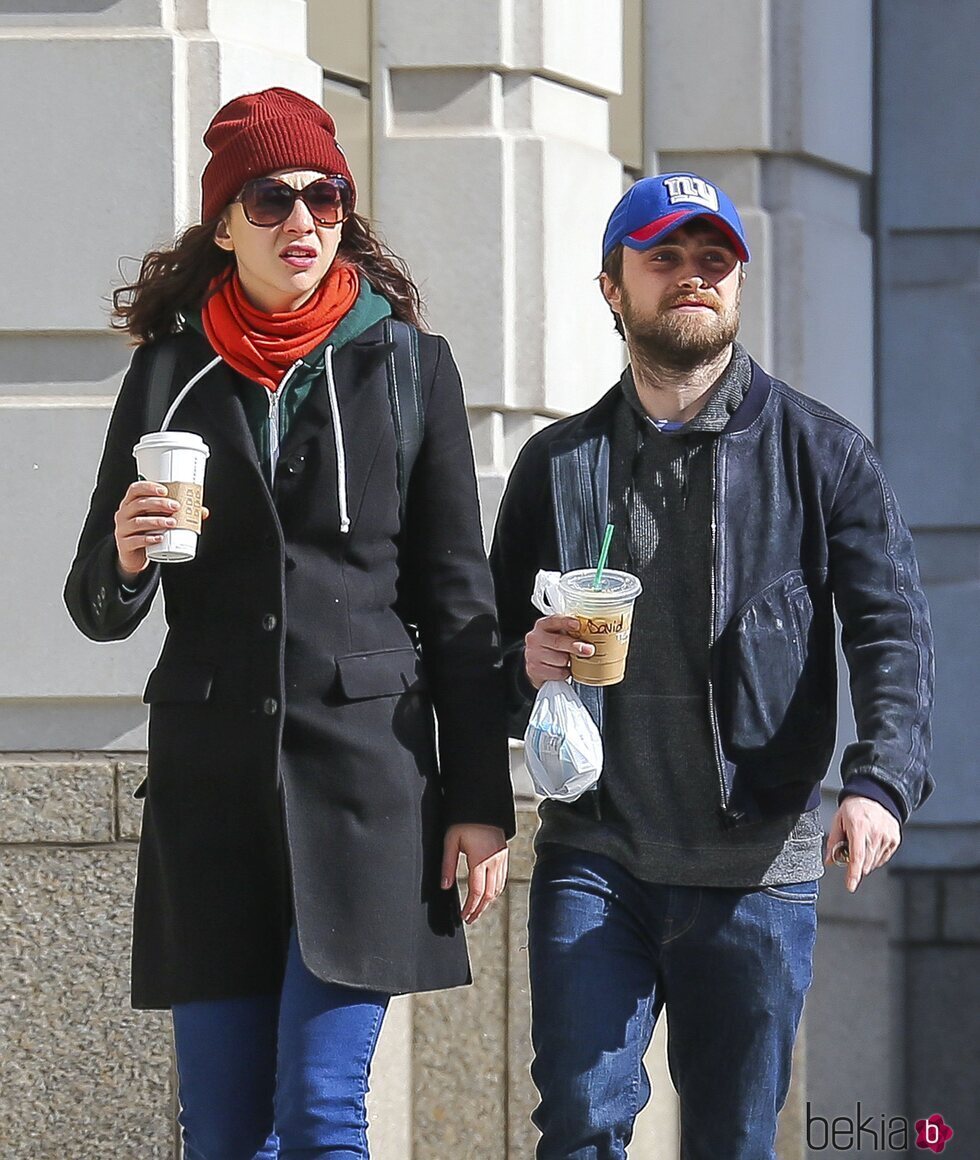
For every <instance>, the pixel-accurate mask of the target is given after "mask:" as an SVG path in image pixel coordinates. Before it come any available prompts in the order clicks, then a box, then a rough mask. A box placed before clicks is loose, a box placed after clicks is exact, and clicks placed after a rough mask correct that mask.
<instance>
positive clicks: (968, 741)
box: [886, 456, 980, 867]
mask: <svg viewBox="0 0 980 1160" xmlns="http://www.w3.org/2000/svg"><path fill="white" fill-rule="evenodd" d="M894 458H895V457H894V456H889V459H888V462H887V464H886V466H887V469H888V471H889V474H890V475H891V474H892V471H893V464H894ZM960 466H961V469H962V473H963V475H966V473H967V472H968V471H969V470H970V467H969V461H967V460H963V461H962V463H961V465H960ZM938 470H941V468H940V467H939V466H938V465H937V471H938ZM933 486H935V485H933ZM900 502H902V504H903V510H904V508H905V507H906V505H905V503H904V500H903V499H902V496H900ZM926 595H927V596H928V598H929V608H930V612H931V617H932V630H933V633H934V635H935V638H936V657H937V662H936V663H937V686H938V695H937V698H936V708H935V712H934V714H933V753H932V768H933V770H934V771H935V776H936V780H937V783H938V788H937V790H936V792H935V793H934V794H933V795H932V797H931V798H930V799H929V800H928V801H927V802H926V803H925V805H924V806H923V807H922V809H921V810H919V811H917V813H916V815H915V819H916V822H917V824H921V825H922V826H923V827H926V826H930V827H931V826H936V825H939V824H942V825H943V826H950V827H962V826H969V825H972V826H973V827H976V825H977V823H978V822H980V779H978V778H977V753H978V752H980V714H978V713H977V711H976V657H977V655H978V652H980V584H977V583H976V582H973V583H961V584H929V585H927V587H926ZM970 844H971V843H970V842H969V841H968V842H967V849H965V850H964V849H962V848H960V849H959V850H957V849H956V848H955V847H954V846H953V845H952V843H950V848H949V850H948V853H947V859H946V861H947V865H949V866H956V865H959V866H965V867H969V866H973V867H975V866H976V863H977V857H976V851H977V847H976V835H975V834H973V835H972V846H973V849H972V855H971V853H970V850H969V845H970Z"/></svg>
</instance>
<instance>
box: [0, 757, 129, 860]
mask: <svg viewBox="0 0 980 1160" xmlns="http://www.w3.org/2000/svg"><path fill="white" fill-rule="evenodd" d="M113 799H114V786H113V767H112V763H111V762H109V761H48V760H44V759H38V760H30V761H23V762H3V763H2V764H0V842H111V841H112V839H113V837H114V834H115V817H114V800H113Z"/></svg>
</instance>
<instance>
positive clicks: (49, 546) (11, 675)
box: [0, 42, 162, 749]
mask: <svg viewBox="0 0 980 1160" xmlns="http://www.w3.org/2000/svg"><path fill="white" fill-rule="evenodd" d="M0 55H2V42H0ZM0 75H2V74H0ZM78 293H79V294H81V293H82V291H81V290H78ZM0 294H2V290H0ZM64 403H65V405H63V406H48V405H45V404H43V403H37V402H32V403H31V404H30V405H25V406H12V407H11V408H10V409H4V412H3V422H2V425H0V432H2V433H0V486H2V488H3V490H4V494H5V495H6V497H7V500H8V512H7V519H6V523H5V527H6V532H7V535H9V536H10V537H11V542H14V543H21V544H31V545H32V550H31V552H30V553H27V552H14V553H10V554H9V555H8V558H7V561H6V564H5V566H4V568H3V572H2V575H0V608H2V609H3V611H2V613H0V639H2V640H3V642H4V665H3V667H2V671H0V699H3V698H17V699H25V698H34V697H36V698H86V699H87V698H96V697H100V696H109V697H119V696H125V695H127V694H128V695H129V696H130V697H134V698H136V699H138V698H139V696H140V695H141V693H142V690H143V684H144V682H145V680H146V674H147V673H148V672H149V670H150V668H151V667H152V665H153V662H154V659H155V657H156V655H157V653H158V652H159V644H160V639H161V635H162V634H161V632H160V626H159V622H158V621H157V622H155V623H154V622H151V623H150V624H149V625H143V626H141V629H140V631H139V632H138V633H137V634H136V639H135V640H134V641H131V642H127V643H125V644H98V645H97V644H94V643H93V642H91V641H87V640H85V638H84V637H83V636H82V635H81V634H80V633H79V632H78V630H77V629H76V628H75V627H74V625H73V624H72V623H71V621H70V619H69V617H68V613H67V611H66V610H65V607H64V603H63V601H62V588H63V586H64V582H65V576H66V575H67V574H68V569H69V566H70V564H71V561H72V557H73V556H74V554H75V545H76V543H77V541H78V534H79V531H80V529H81V526H82V521H83V519H84V516H85V511H86V509H87V507H88V495H89V492H90V490H91V487H92V483H93V481H94V478H95V473H96V469H97V467H98V462H99V456H100V453H101V448H102V443H103V439H104V435H105V428H106V422H107V419H108V413H109V407H108V406H107V405H106V404H105V402H104V401H103V403H102V405H99V406H96V405H93V404H92V401H91V400H87V401H83V400H77V401H75V403H72V402H71V401H70V400H67V399H66V400H64ZM39 512H43V513H44V535H43V536H41V535H38V534H37V520H38V513H39ZM25 592H29V593H31V600H32V601H34V602H36V606H37V607H38V608H42V607H43V608H44V609H45V610H46V611H45V615H44V616H43V617H37V616H25V615H24V601H23V597H24V593H25ZM154 620H155V618H154ZM56 707H57V706H56ZM5 743H6V742H5ZM79 744H81V742H80V741H79V742H76V743H75V745H71V744H68V745H66V746H65V747H66V748H75V747H77V746H78V745H79ZM44 746H45V741H44V740H43V739H41V738H38V739H37V740H36V741H35V742H34V743H32V744H30V745H29V748H31V749H36V748H42V747H44ZM55 747H56V746H52V748H55Z"/></svg>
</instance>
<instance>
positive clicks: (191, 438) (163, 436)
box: [133, 431, 211, 455]
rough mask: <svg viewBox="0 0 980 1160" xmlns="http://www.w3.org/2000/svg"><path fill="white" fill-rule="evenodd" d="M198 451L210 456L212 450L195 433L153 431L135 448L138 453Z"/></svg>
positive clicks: (134, 451)
mask: <svg viewBox="0 0 980 1160" xmlns="http://www.w3.org/2000/svg"><path fill="white" fill-rule="evenodd" d="M178 449H179V450H182V451H198V452H200V453H201V454H202V455H210V453H211V449H210V447H208V445H207V444H206V443H205V442H204V440H203V439H202V438H201V436H200V435H198V434H196V433H195V432H193V431H151V432H149V433H148V434H146V435H144V436H143V438H142V439H141V440H140V441H139V443H137V444H136V446H135V447H134V448H133V454H134V455H135V454H136V452H137V451H149V450H153V451H176V450H178Z"/></svg>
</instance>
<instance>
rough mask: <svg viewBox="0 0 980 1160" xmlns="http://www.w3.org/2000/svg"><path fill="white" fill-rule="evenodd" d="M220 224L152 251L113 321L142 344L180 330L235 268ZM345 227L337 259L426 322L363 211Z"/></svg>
mask: <svg viewBox="0 0 980 1160" xmlns="http://www.w3.org/2000/svg"><path fill="white" fill-rule="evenodd" d="M217 224H218V223H217V220H215V221H210V222H204V223H203V224H202V225H198V226H191V227H190V228H189V229H187V230H185V231H184V232H183V233H182V234H181V235H180V237H179V238H178V239H177V241H176V242H175V243H174V245H173V246H172V247H171V248H170V249H165V250H151V251H150V252H149V253H148V254H147V255H146V257H144V259H143V261H142V263H141V265H140V271H139V275H138V276H137V278H136V280H135V281H134V282H131V283H128V284H127V285H125V286H120V287H119V288H118V289H117V290H114V291H113V294H112V319H111V325H112V326H113V327H115V328H116V329H117V330H125V331H126V332H127V333H128V334H129V335H131V336H132V338H134V339H135V340H136V342H137V343H144V342H154V341H156V340H157V339H159V338H163V337H164V336H165V335H168V334H173V333H174V332H175V331H176V330H178V329H179V322H178V315H179V314H182V313H185V312H187V311H191V310H200V308H201V307H202V306H203V305H204V301H205V299H206V298H207V296H208V290H209V288H210V286H211V283H212V282H213V281H214V280H215V278H218V277H223V278H229V277H231V273H232V271H233V269H234V258H233V256H232V255H231V254H229V253H228V252H227V251H226V250H222V249H220V248H219V247H218V246H216V245H215V244H214V231H215V227H216V226H217ZM342 229H343V234H342V236H341V242H340V248H339V249H338V251H337V257H338V258H339V259H340V260H342V261H346V262H349V263H350V264H351V265H352V266H356V267H357V269H358V270H359V271H360V273H361V275H362V276H363V277H364V278H366V279H367V280H368V282H370V284H371V285H372V286H373V287H374V289H375V290H377V292H378V293H379V294H383V295H384V297H385V298H387V299H388V302H389V303H390V304H391V311H392V314H393V315H394V316H395V318H400V319H401V320H402V321H403V322H411V323H412V324H413V325H415V326H421V325H422V297H421V295H420V294H419V289H418V287H417V286H416V285H415V283H414V282H413V281H412V276H411V274H410V273H409V271H408V267H407V266H406V264H405V262H404V261H403V260H402V259H401V258H399V257H398V256H397V254H394V253H392V251H391V250H389V249H388V247H387V246H386V245H385V244H384V243H383V242H382V241H381V240H380V239H379V238H378V237H377V236H376V235H375V234H374V233H373V232H372V230H371V226H370V224H369V222H368V220H367V218H363V217H361V215H360V214H356V213H352V214H351V215H350V217H348V218H347V220H346V221H345V222H344V224H343V227H342Z"/></svg>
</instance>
